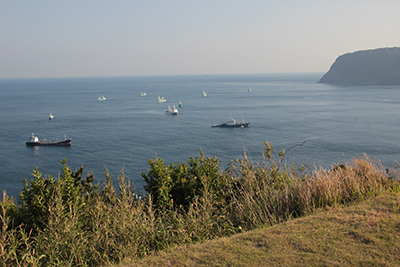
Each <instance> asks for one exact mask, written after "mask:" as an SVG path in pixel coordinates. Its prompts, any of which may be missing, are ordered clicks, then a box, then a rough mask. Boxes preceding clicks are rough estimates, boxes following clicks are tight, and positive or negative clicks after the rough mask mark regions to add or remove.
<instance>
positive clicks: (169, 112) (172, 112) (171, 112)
mask: <svg viewBox="0 0 400 267" xmlns="http://www.w3.org/2000/svg"><path fill="white" fill-rule="evenodd" d="M172 107H173V108H171V107H170V106H168V109H167V111H165V113H166V114H167V115H178V113H179V111H178V109H177V108H176V107H175V106H172Z"/></svg>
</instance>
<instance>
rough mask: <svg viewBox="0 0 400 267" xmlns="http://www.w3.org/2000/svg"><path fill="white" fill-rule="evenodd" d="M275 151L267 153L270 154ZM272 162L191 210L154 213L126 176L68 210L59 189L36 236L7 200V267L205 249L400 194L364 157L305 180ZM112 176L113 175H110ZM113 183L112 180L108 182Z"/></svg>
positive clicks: (2, 207) (240, 167)
mask: <svg viewBox="0 0 400 267" xmlns="http://www.w3.org/2000/svg"><path fill="white" fill-rule="evenodd" d="M267 152H268V151H267ZM283 156H284V155H283V154H282V156H281V157H280V161H279V162H273V161H272V160H271V157H268V156H267V157H266V158H265V161H263V162H262V163H261V164H259V163H254V162H252V161H251V160H249V159H248V158H247V157H245V158H244V159H238V160H236V161H234V162H232V163H231V164H230V166H229V168H227V169H226V170H224V171H221V173H220V179H221V183H222V184H223V186H222V190H221V192H217V193H210V190H209V189H208V188H210V186H209V185H208V184H207V183H208V179H205V178H204V179H203V180H202V182H203V187H202V188H204V189H203V192H201V194H199V195H198V196H197V197H195V198H194V200H193V201H192V202H191V204H190V205H189V208H188V209H179V208H167V209H157V208H155V207H153V204H152V200H151V196H147V197H144V198H143V199H141V198H139V197H138V196H137V195H136V194H135V190H134V187H133V185H132V184H131V183H130V182H129V181H128V180H127V179H126V177H125V176H124V174H123V172H121V175H120V176H119V178H118V180H119V188H118V189H115V188H114V187H113V185H112V183H111V180H110V179H107V180H106V182H105V184H103V185H102V186H101V187H100V188H101V190H98V191H95V192H92V193H90V194H85V195H82V196H79V197H77V198H76V199H74V201H71V202H69V203H68V205H67V206H65V205H63V204H62V203H63V201H62V192H61V187H56V188H55V190H54V192H53V198H52V201H51V203H50V205H49V207H48V209H49V220H48V222H47V223H46V227H45V229H44V230H42V231H38V232H37V233H32V232H26V231H25V228H24V225H14V224H13V220H14V219H15V213H16V212H17V211H18V208H19V207H18V206H17V205H16V204H15V203H14V201H13V200H12V199H11V198H8V197H7V196H6V195H5V193H4V194H3V199H2V201H1V202H0V226H1V235H0V256H1V257H0V260H1V265H2V266H54V265H61V266H98V265H105V264H113V263H120V262H123V261H126V260H128V261H129V260H134V259H138V258H142V257H145V256H147V255H151V254H153V253H154V252H156V251H160V250H165V249H170V248H172V247H174V246H179V245H183V244H189V243H195V242H202V241H205V240H210V239H213V238H216V237H221V236H228V235H231V234H233V233H237V232H241V231H247V230H251V229H254V228H259V227H265V226H267V225H274V224H277V223H280V222H282V221H285V220H289V219H291V218H293V217H298V216H304V215H306V214H309V213H311V212H314V211H315V210H316V209H318V208H322V207H326V206H334V205H343V204H345V205H346V204H350V203H352V202H355V201H363V200H365V199H367V198H370V197H374V196H379V195H382V194H387V193H391V192H393V191H396V192H397V191H399V183H398V173H397V172H395V171H392V172H391V175H389V174H388V173H387V171H386V169H385V168H384V166H382V164H380V163H379V162H377V161H373V160H371V159H370V158H368V157H367V156H366V155H364V156H363V157H362V158H355V159H354V160H353V161H351V162H346V163H344V164H342V165H338V166H332V168H330V169H329V170H327V169H323V168H320V169H317V170H313V171H310V172H302V173H298V172H296V171H295V170H294V168H290V169H289V168H287V167H286V166H284V165H283V166H282V165H281V159H282V158H283ZM107 175H108V173H107V174H106V176H107ZM107 177H108V176H107Z"/></svg>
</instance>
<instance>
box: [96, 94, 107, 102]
mask: <svg viewBox="0 0 400 267" xmlns="http://www.w3.org/2000/svg"><path fill="white" fill-rule="evenodd" d="M106 99H107V98H105V96H104V95H103V96H99V97H98V98H97V101H104V100H106Z"/></svg>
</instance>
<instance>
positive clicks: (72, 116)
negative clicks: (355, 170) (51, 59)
mask: <svg viewBox="0 0 400 267" xmlns="http://www.w3.org/2000/svg"><path fill="white" fill-rule="evenodd" d="M322 75H323V73H283V74H229V75H228V74H224V75H222V74H221V75H182V76H178V75H175V76H141V77H84V78H27V79H0V114H1V116H0V141H1V142H0V143H1V146H0V190H2V191H4V190H5V191H6V193H7V195H8V196H13V197H14V198H15V199H18V196H19V193H20V192H21V190H22V189H23V179H27V180H28V181H31V179H32V178H33V176H32V172H33V170H34V168H35V167H38V169H39V171H40V172H41V173H42V175H43V176H50V175H51V176H53V177H58V176H59V174H60V170H61V168H62V164H61V163H60V161H61V160H63V159H64V158H65V159H66V160H67V164H68V166H69V167H70V168H71V169H72V170H76V169H79V168H80V167H81V166H82V165H83V166H84V174H85V175H86V174H88V173H93V174H94V176H95V180H96V181H97V182H99V183H102V182H103V181H104V180H105V175H104V171H105V168H107V169H108V171H109V172H110V174H111V176H112V179H113V182H114V184H115V185H116V186H117V185H118V184H117V178H118V177H119V176H120V175H121V172H122V171H123V173H124V174H125V176H126V177H127V178H128V179H129V180H130V181H131V182H132V183H133V184H134V186H135V188H136V190H137V192H138V194H144V193H145V191H144V189H143V185H144V184H145V182H144V179H143V177H142V176H141V174H142V173H145V172H147V171H148V170H149V163H148V160H149V159H155V158H161V159H162V160H163V161H164V163H165V164H168V165H169V164H172V163H175V164H177V163H179V162H187V161H188V160H189V159H190V157H191V156H194V157H197V156H199V154H200V151H202V152H204V153H205V156H208V157H217V158H218V160H219V164H220V166H219V167H220V169H221V170H224V169H225V168H226V167H227V166H228V164H229V162H230V161H232V160H235V159H241V158H243V157H244V156H245V155H246V156H247V157H248V158H249V159H250V160H252V161H254V162H259V163H260V162H261V160H262V152H263V148H264V142H265V141H268V142H270V143H271V144H272V146H273V147H274V148H275V150H276V152H277V153H279V152H280V151H281V150H282V149H285V151H288V153H287V154H286V156H285V162H286V163H287V164H289V165H294V166H295V167H296V168H297V167H300V166H305V167H306V168H308V169H310V170H312V169H313V168H320V167H323V168H328V169H329V168H332V166H334V165H336V164H339V163H343V162H345V161H351V160H352V159H353V158H354V157H363V156H364V155H368V156H369V157H370V158H372V159H374V160H379V161H380V162H382V164H384V165H385V166H387V167H388V168H397V167H398V160H399V158H400V149H399V133H400V123H399V114H400V86H373V85H370V86H338V85H328V84H320V83H318V81H319V79H320V78H321V77H322ZM249 88H251V91H250V90H249ZM203 91H205V92H206V94H207V96H206V97H203V96H202V93H203ZM141 92H146V94H147V95H146V96H141ZM103 95H104V96H105V97H106V100H105V101H98V97H99V96H103ZM158 96H164V97H165V98H166V100H167V101H166V102H165V103H159V104H158V103H157V102H156V100H157V97H158ZM179 101H181V102H182V107H180V108H179V115H177V116H171V115H167V114H166V113H165V111H166V109H167V108H168V106H171V107H172V106H173V105H175V106H176V107H178V103H179ZM50 113H52V114H53V115H54V119H53V120H49V114H50ZM231 117H232V118H234V119H236V120H237V121H245V122H250V127H248V128H235V129H229V128H212V127H211V126H212V125H216V124H219V123H221V122H226V121H228V120H229V119H230V118H231ZM31 133H34V135H36V136H37V137H38V138H39V139H40V140H43V139H47V140H53V139H63V138H64V137H65V136H66V137H67V138H72V145H71V146H69V147H30V146H26V144H25V142H26V141H28V139H29V137H30V136H31Z"/></svg>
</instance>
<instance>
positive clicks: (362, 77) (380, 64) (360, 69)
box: [319, 47, 400, 85]
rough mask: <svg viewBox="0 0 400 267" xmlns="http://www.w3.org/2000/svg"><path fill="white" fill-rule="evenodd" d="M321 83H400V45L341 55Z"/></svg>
mask: <svg viewBox="0 0 400 267" xmlns="http://www.w3.org/2000/svg"><path fill="white" fill-rule="evenodd" d="M319 82H320V83H328V84H348V85H367V84H371V85H374V84H375V85H400V47H392V48H379V49H374V50H364V51H357V52H354V53H347V54H344V55H341V56H339V57H338V58H337V59H336V61H335V62H334V63H333V64H332V66H331V68H330V69H329V71H328V72H327V73H326V74H325V75H324V76H323V77H322V78H321V79H320V80H319Z"/></svg>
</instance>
